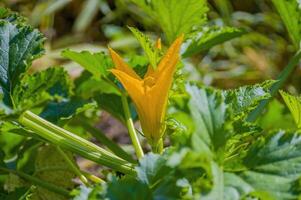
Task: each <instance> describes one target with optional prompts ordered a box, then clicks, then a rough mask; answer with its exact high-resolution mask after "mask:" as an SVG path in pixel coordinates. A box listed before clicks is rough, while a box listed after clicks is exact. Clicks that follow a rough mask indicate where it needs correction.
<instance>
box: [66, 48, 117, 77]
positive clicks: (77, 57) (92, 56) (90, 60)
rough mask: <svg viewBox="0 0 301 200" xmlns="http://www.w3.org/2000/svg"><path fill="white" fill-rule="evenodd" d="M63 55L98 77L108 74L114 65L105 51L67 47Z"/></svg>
mask: <svg viewBox="0 0 301 200" xmlns="http://www.w3.org/2000/svg"><path fill="white" fill-rule="evenodd" d="M62 56H63V57H65V58H68V59H70V60H72V61H74V62H76V63H78V64H79V65H81V66H82V67H83V68H84V69H86V70H87V71H89V72H90V73H91V74H93V76H94V77H95V78H97V79H99V78H100V77H102V76H107V75H108V74H109V73H110V72H109V69H111V68H112V67H113V63H112V61H111V58H109V57H108V56H107V55H105V54H104V53H90V52H88V51H82V52H75V51H71V50H68V49H66V50H64V51H63V52H62Z"/></svg>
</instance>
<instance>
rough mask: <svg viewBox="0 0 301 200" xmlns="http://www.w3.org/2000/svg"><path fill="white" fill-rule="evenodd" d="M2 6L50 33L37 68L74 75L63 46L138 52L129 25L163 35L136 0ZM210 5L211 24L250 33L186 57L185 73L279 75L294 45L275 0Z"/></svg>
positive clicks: (227, 77)
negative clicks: (58, 69) (59, 69)
mask: <svg viewBox="0 0 301 200" xmlns="http://www.w3.org/2000/svg"><path fill="white" fill-rule="evenodd" d="M0 6H5V7H8V8H10V9H11V10H13V11H18V12H20V13H21V14H22V15H23V16H26V17H27V18H28V20H29V23H30V24H32V25H33V26H35V27H37V28H39V29H40V30H41V31H42V32H43V33H44V34H45V35H46V37H47V38H48V39H47V41H46V49H47V53H46V55H45V56H43V57H42V58H41V59H39V60H37V61H36V62H35V63H34V69H35V70H40V69H43V68H47V67H49V66H52V65H57V64H63V65H64V66H65V67H66V69H67V70H68V71H69V72H70V74H71V76H72V77H74V78H75V77H77V76H79V74H80V72H81V68H80V67H79V66H77V65H76V64H75V63H71V62H67V61H66V60H63V59H62V57H61V56H60V52H61V50H62V49H65V48H70V49H72V50H75V51H80V50H88V51H92V52H97V51H106V48H107V46H111V47H113V48H115V49H117V50H120V51H123V52H124V53H128V54H133V53H135V52H137V49H138V48H139V44H138V42H137V41H136V39H134V36H133V35H132V34H131V33H130V31H129V30H128V28H127V26H133V27H136V28H138V29H140V30H142V31H144V32H146V33H147V34H148V35H150V36H151V38H154V39H156V38H157V37H158V36H162V35H160V32H161V31H160V28H159V26H158V25H156V24H155V23H154V22H153V21H152V20H151V17H149V16H147V15H146V14H145V12H143V10H142V9H141V8H138V7H137V5H135V4H134V3H133V2H132V1H131V0H85V1H83V0H2V1H1V2H0ZM208 7H209V9H210V11H209V12H208V16H207V17H208V19H209V23H210V24H211V25H216V26H225V25H226V26H233V27H239V28H244V29H245V30H246V31H247V33H246V34H244V35H243V36H242V37H239V38H236V39H233V40H231V41H228V42H225V43H223V44H222V45H217V46H215V47H213V48H211V49H210V50H209V51H206V52H202V53H199V54H196V55H194V56H193V57H192V58H190V59H186V60H185V68H184V71H185V74H186V76H187V77H188V78H189V79H191V80H198V81H201V82H203V83H204V84H206V85H213V86H216V87H219V88H233V87H237V86H240V85H245V84H252V83H256V82H261V81H263V80H266V79H272V78H275V77H276V76H277V75H278V74H279V72H280V71H281V70H282V69H283V68H284V66H285V65H286V63H287V62H288V59H289V58H290V56H291V55H292V54H293V53H294V46H293V45H292V44H291V42H290V39H289V36H288V34H287V31H286V29H285V27H284V25H283V23H282V21H281V19H280V16H279V15H278V13H277V12H276V10H275V8H274V6H273V4H272V2H271V1H270V0H244V1H243V3H242V1H239V0H231V1H230V0H209V1H208ZM300 73H301V71H300V68H298V70H297V71H296V73H294V75H293V76H292V77H291V78H290V80H289V83H288V84H287V85H286V87H287V89H289V90H290V92H292V93H297V92H299V91H300V89H301V88H300V85H301V84H300V80H301V79H300V78H299V77H300Z"/></svg>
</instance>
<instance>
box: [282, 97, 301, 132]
mask: <svg viewBox="0 0 301 200" xmlns="http://www.w3.org/2000/svg"><path fill="white" fill-rule="evenodd" d="M280 94H281V96H282V98H283V100H284V102H285V104H286V105H287V107H288V108H289V110H290V111H291V114H292V116H293V118H294V120H295V123H296V125H297V127H298V128H301V98H300V97H296V96H293V95H290V94H288V93H286V92H284V91H280Z"/></svg>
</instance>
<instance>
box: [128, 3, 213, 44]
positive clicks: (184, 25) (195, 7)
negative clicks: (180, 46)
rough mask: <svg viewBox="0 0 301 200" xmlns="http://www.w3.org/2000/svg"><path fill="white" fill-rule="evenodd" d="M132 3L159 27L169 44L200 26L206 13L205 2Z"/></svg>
mask: <svg viewBox="0 0 301 200" xmlns="http://www.w3.org/2000/svg"><path fill="white" fill-rule="evenodd" d="M132 2H134V3H135V4H137V5H138V6H139V7H141V8H142V9H143V10H144V12H146V13H147V14H148V15H149V16H150V17H152V18H153V19H154V20H155V22H156V23H158V24H159V25H160V27H161V29H162V30H163V32H164V33H165V36H166V38H167V41H168V43H169V44H170V43H171V42H172V41H174V40H175V39H176V38H177V37H178V36H179V35H180V34H188V33H190V32H191V31H192V29H193V28H194V27H195V26H200V25H202V24H203V23H204V22H205V20H206V16H205V14H206V12H207V11H208V8H207V5H206V1H205V0H181V1H178V0H156V1H144V0H132ZM187 11H188V12H187Z"/></svg>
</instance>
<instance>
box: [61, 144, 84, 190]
mask: <svg viewBox="0 0 301 200" xmlns="http://www.w3.org/2000/svg"><path fill="white" fill-rule="evenodd" d="M57 151H58V152H59V153H60V154H61V156H62V157H63V158H64V160H65V161H66V162H67V164H68V166H69V167H70V169H71V170H72V171H73V173H75V174H76V175H77V176H78V178H79V179H80V180H81V181H82V182H83V184H85V185H86V186H89V182H88V180H87V178H86V177H85V176H84V175H83V174H82V173H81V171H80V170H79V169H78V168H77V166H76V165H75V163H74V162H73V161H72V160H71V159H70V158H69V156H68V155H67V154H66V153H65V152H64V151H63V150H62V149H61V148H60V147H57Z"/></svg>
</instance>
